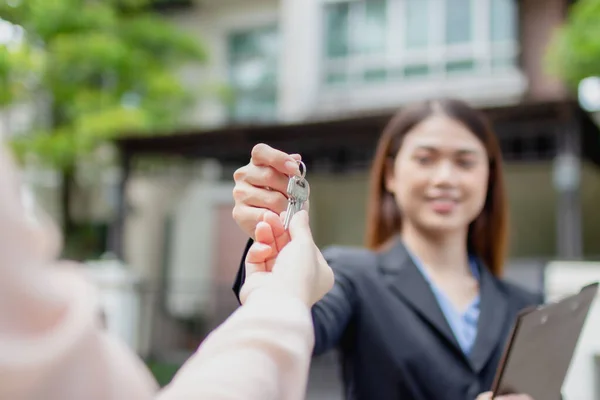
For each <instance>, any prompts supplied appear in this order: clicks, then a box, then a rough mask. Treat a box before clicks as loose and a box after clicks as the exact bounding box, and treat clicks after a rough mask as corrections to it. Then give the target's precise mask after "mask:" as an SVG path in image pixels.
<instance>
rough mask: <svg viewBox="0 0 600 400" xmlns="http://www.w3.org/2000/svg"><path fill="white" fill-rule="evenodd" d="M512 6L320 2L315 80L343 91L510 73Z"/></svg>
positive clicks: (492, 0) (439, 0)
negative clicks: (321, 34) (320, 46)
mask: <svg viewBox="0 0 600 400" xmlns="http://www.w3.org/2000/svg"><path fill="white" fill-rule="evenodd" d="M481 3H485V4H483V5H482V4H481ZM517 4H518V3H517V0H347V1H343V0H336V1H335V2H327V3H326V5H325V6H324V7H325V20H324V21H325V24H326V27H325V32H326V35H327V37H326V40H325V41H324V42H325V64H324V68H323V72H324V76H323V79H324V81H325V83H326V84H327V85H332V86H340V85H342V86H343V85H355V84H375V83H377V82H387V81H391V80H403V79H405V80H422V79H427V78H428V77H431V76H434V75H437V76H439V77H442V78H443V77H448V78H450V77H455V76H457V75H468V74H472V73H478V72H480V71H481V72H483V73H490V71H492V73H501V72H505V71H507V70H511V69H514V66H515V60H516V55H517V54H518V47H519V43H518V36H517V26H518V8H517ZM442 12H443V14H442ZM475 22H477V23H475ZM476 38H477V39H480V38H486V40H488V39H487V38H489V41H488V42H487V43H481V41H479V42H478V41H477V40H475V39H476ZM484 46H485V47H486V49H485V51H481V50H483V47H484Z"/></svg>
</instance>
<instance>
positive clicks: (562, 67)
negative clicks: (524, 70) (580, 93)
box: [546, 0, 600, 89]
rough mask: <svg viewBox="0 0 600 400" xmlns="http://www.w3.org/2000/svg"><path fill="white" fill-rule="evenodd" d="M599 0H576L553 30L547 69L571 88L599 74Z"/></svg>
mask: <svg viewBox="0 0 600 400" xmlns="http://www.w3.org/2000/svg"><path fill="white" fill-rule="evenodd" d="M599 21H600V0H578V1H577V2H576V3H575V4H574V5H572V6H571V7H570V9H569V14H568V18H567V22H566V23H565V24H564V25H563V26H562V27H561V28H560V29H559V30H558V31H557V32H556V33H555V36H554V38H553V40H552V42H551V43H550V46H549V48H548V53H547V57H546V61H547V67H548V71H549V72H550V73H552V74H553V75H555V76H557V77H559V78H560V79H562V80H563V81H565V82H566V83H567V85H569V87H571V88H572V89H576V88H577V85H578V84H579V82H580V81H581V80H582V79H584V78H587V77H589V76H600V22H599Z"/></svg>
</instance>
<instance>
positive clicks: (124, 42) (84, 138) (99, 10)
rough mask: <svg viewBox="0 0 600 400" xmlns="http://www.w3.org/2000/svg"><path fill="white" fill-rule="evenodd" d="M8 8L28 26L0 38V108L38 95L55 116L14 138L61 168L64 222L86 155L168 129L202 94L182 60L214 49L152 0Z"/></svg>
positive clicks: (11, 0)
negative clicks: (14, 36) (13, 37)
mask: <svg viewBox="0 0 600 400" xmlns="http://www.w3.org/2000/svg"><path fill="white" fill-rule="evenodd" d="M0 18H1V19H3V20H4V21H8V22H10V23H12V24H15V25H16V26H18V27H21V28H22V32H23V35H22V40H21V41H20V42H19V43H11V44H4V45H2V44H0V108H3V107H8V106H10V105H11V104H16V103H17V102H23V101H25V102H27V101H29V102H31V101H33V100H35V102H36V105H39V103H40V99H43V100H44V101H43V102H42V103H43V104H44V105H45V108H44V107H42V108H41V109H38V110H37V112H40V113H43V111H46V113H47V114H48V118H38V119H36V120H39V121H37V123H35V124H34V126H33V127H32V129H31V132H27V134H23V135H18V136H17V137H15V138H14V139H13V141H12V144H13V145H14V149H15V153H16V154H17V156H18V158H19V159H20V160H21V161H25V160H28V159H30V158H31V157H33V158H34V159H35V160H36V161H37V162H41V163H44V164H45V165H48V166H50V167H53V168H56V169H57V170H59V171H61V172H62V175H63V180H62V182H63V185H62V190H61V191H62V195H61V203H62V209H63V216H62V217H63V218H62V219H63V230H64V231H65V235H67V236H68V235H69V231H70V228H71V227H72V224H73V222H72V217H71V215H70V210H71V206H70V201H69V193H70V192H71V188H72V186H73V184H74V177H75V176H76V175H75V172H76V168H77V165H78V161H79V160H82V159H83V158H86V157H90V155H91V154H93V152H94V150H96V149H97V148H98V147H99V146H102V145H106V144H107V143H109V142H110V140H111V139H113V138H115V137H117V136H119V135H123V134H132V133H133V132H135V133H141V134H151V133H157V132H169V131H172V129H173V128H175V127H177V126H178V124H179V123H180V121H181V120H182V116H183V115H184V113H185V112H186V111H187V110H189V108H188V106H190V105H191V104H193V101H194V100H195V99H196V98H197V95H196V93H198V90H195V89H194V88H190V87H188V86H186V85H185V84H184V83H182V82H181V81H180V79H179V75H178V71H177V69H178V68H180V67H183V66H186V65H189V64H192V63H194V64H195V63H198V64H201V63H204V62H205V61H206V58H207V57H206V52H205V49H204V48H203V46H202V45H201V44H200V43H199V41H198V40H197V38H195V37H191V36H188V35H187V34H185V33H183V32H181V31H179V30H178V29H176V27H174V26H172V25H171V24H170V23H169V22H168V21H167V20H166V19H165V18H163V17H161V16H160V15H158V14H157V13H155V12H154V11H153V8H152V4H151V0H0Z"/></svg>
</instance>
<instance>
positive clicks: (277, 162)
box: [251, 143, 300, 175]
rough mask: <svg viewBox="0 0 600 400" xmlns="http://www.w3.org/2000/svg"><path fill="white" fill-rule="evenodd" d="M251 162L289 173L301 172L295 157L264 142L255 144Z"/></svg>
mask: <svg viewBox="0 0 600 400" xmlns="http://www.w3.org/2000/svg"><path fill="white" fill-rule="evenodd" d="M251 162H252V163H253V164H254V165H261V166H269V167H273V168H275V169H276V170H278V171H279V172H282V173H284V174H287V175H297V174H300V168H299V166H298V163H297V162H296V160H295V159H294V158H293V157H291V156H290V155H289V154H287V153H284V152H283V151H281V150H277V149H274V148H272V147H271V146H269V145H267V144H264V143H259V144H257V145H256V146H254V148H253V149H252V158H251Z"/></svg>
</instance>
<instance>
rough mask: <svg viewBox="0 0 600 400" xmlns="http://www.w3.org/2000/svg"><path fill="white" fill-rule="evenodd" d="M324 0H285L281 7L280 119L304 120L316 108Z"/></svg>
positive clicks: (289, 120)
mask: <svg viewBox="0 0 600 400" xmlns="http://www.w3.org/2000/svg"><path fill="white" fill-rule="evenodd" d="M322 5H323V1H322V0H302V1H299V0H282V1H281V6H280V23H279V29H280V38H281V40H280V49H281V51H280V55H279V118H280V119H281V120H282V121H285V122H295V121H302V120H304V119H306V118H307V116H309V115H310V114H311V113H312V112H313V110H314V108H315V106H316V100H317V94H318V88H319V82H320V78H319V77H320V55H321V53H322V43H323V35H322Z"/></svg>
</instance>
